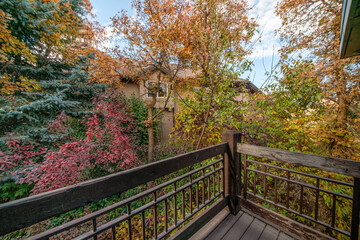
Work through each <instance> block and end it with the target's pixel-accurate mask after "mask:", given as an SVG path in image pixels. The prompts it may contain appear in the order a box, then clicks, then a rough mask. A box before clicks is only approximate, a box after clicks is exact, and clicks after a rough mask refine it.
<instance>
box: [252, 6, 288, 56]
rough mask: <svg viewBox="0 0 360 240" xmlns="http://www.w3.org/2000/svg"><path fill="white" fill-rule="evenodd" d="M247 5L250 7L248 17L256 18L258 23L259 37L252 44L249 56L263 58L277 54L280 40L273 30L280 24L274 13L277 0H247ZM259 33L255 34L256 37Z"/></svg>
mask: <svg viewBox="0 0 360 240" xmlns="http://www.w3.org/2000/svg"><path fill="white" fill-rule="evenodd" d="M248 3H249V6H250V7H252V10H251V11H250V17H252V18H254V19H256V21H257V23H258V24H259V28H258V29H259V31H260V35H261V36H260V39H261V42H258V43H256V44H255V45H254V49H253V53H252V54H251V58H255V59H256V58H263V57H271V56H273V55H275V56H276V55H278V50H279V49H280V40H279V38H278V37H277V36H275V30H276V29H278V28H279V27H280V25H281V20H280V18H279V17H277V16H276V15H275V13H274V11H275V6H276V4H277V1H274V0H249V1H248ZM258 37H259V35H257V36H255V38H258Z"/></svg>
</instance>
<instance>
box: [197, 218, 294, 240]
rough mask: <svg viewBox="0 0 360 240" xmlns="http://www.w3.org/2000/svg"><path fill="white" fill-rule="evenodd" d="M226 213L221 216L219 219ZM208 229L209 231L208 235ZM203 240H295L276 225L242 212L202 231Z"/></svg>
mask: <svg viewBox="0 0 360 240" xmlns="http://www.w3.org/2000/svg"><path fill="white" fill-rule="evenodd" d="M221 216H224V213H221V214H219V217H221ZM206 229H209V231H208V233H207V234H204V232H206ZM199 231H201V238H200V239H206V240H220V239H221V240H293V239H294V238H293V237H290V236H289V235H287V234H286V233H284V232H282V231H280V230H279V229H278V228H277V227H276V226H275V225H272V224H270V223H269V222H266V221H265V220H263V219H261V218H260V217H258V216H253V215H252V214H251V213H248V212H243V211H240V212H239V213H238V214H237V215H236V216H235V215H232V214H229V215H227V217H225V218H223V220H222V221H221V222H220V223H219V224H218V225H217V226H216V227H212V228H209V226H205V227H204V228H202V229H200V230H199Z"/></svg>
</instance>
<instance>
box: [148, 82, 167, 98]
mask: <svg viewBox="0 0 360 240" xmlns="http://www.w3.org/2000/svg"><path fill="white" fill-rule="evenodd" d="M151 83H155V84H156V83H157V82H155V81H148V82H146V87H145V89H146V97H147V98H152V96H149V84H151ZM161 85H163V86H164V87H165V90H166V91H164V92H165V94H164V96H163V97H159V91H158V92H157V93H156V98H166V97H167V96H168V91H169V90H168V85H167V83H164V82H160V88H161Z"/></svg>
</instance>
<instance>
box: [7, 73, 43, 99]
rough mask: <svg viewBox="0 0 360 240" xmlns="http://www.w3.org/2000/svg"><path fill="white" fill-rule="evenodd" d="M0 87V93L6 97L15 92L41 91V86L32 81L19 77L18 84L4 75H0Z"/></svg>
mask: <svg viewBox="0 0 360 240" xmlns="http://www.w3.org/2000/svg"><path fill="white" fill-rule="evenodd" d="M0 86H1V89H0V93H2V94H6V95H12V94H14V93H15V92H16V91H26V92H33V91H39V90H41V86H40V85H39V84H38V83H36V81H35V80H33V79H28V78H26V77H23V76H20V82H14V81H12V79H11V77H10V76H9V75H8V74H6V73H4V74H3V75H2V76H1V75H0Z"/></svg>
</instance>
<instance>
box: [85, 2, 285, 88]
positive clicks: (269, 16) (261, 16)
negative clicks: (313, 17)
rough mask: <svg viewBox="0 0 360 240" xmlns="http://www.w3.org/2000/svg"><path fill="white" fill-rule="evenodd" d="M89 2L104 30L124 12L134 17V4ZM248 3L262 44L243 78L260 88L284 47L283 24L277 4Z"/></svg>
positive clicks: (251, 59)
mask: <svg viewBox="0 0 360 240" xmlns="http://www.w3.org/2000/svg"><path fill="white" fill-rule="evenodd" d="M90 2H91V4H92V6H93V13H94V14H96V20H97V21H99V22H100V23H101V24H102V25H105V26H107V25H109V24H110V22H111V20H110V18H111V17H113V16H115V14H116V13H118V12H119V11H120V10H122V9H124V10H126V11H128V12H129V13H130V14H133V11H132V9H131V0H90ZM248 3H249V6H250V7H251V8H252V10H250V12H249V14H250V17H253V18H255V19H256V20H257V22H258V24H259V28H258V30H259V31H260V33H261V38H260V39H261V42H257V43H256V44H255V45H254V49H253V53H252V55H251V56H249V60H250V61H253V63H254V66H253V67H252V71H251V72H246V73H244V74H243V75H242V76H241V77H243V78H245V79H249V80H250V81H251V82H253V83H254V84H255V85H256V86H257V87H259V88H260V87H262V86H263V85H264V83H266V80H267V79H268V76H267V75H266V71H270V70H271V68H272V66H275V65H276V63H277V61H278V60H279V54H278V50H279V48H280V46H281V45H280V40H279V38H278V37H277V36H275V34H274V31H275V30H276V29H277V28H279V27H280V24H281V21H280V19H279V18H278V17H277V16H275V14H274V9H275V6H276V3H277V1H276V0H248Z"/></svg>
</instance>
